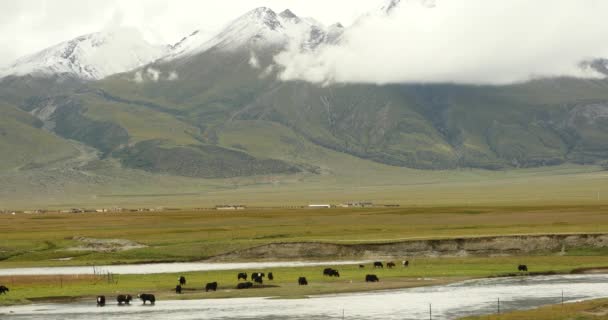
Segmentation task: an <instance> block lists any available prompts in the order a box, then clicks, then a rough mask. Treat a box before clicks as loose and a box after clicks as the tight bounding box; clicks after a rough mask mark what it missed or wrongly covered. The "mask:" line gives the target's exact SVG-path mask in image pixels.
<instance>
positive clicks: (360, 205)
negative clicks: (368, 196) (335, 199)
mask: <svg viewBox="0 0 608 320" xmlns="http://www.w3.org/2000/svg"><path fill="white" fill-rule="evenodd" d="M373 206H374V203H373V202H371V201H357V202H347V203H342V204H340V207H342V208H371V207H373Z"/></svg>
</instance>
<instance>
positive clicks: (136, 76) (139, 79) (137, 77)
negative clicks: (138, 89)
mask: <svg viewBox="0 0 608 320" xmlns="http://www.w3.org/2000/svg"><path fill="white" fill-rule="evenodd" d="M133 81H135V82H137V83H142V82H144V77H143V75H142V73H141V70H140V71H137V72H135V74H134V75H133Z"/></svg>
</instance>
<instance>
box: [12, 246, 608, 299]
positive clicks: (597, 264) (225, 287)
mask: <svg viewBox="0 0 608 320" xmlns="http://www.w3.org/2000/svg"><path fill="white" fill-rule="evenodd" d="M385 262H386V261H385ZM521 263H525V264H527V265H528V267H529V270H530V273H531V274H536V275H541V274H570V273H572V272H578V271H577V270H580V269H585V270H588V271H587V272H593V271H590V270H595V269H592V268H599V269H598V270H605V269H601V268H602V267H605V266H608V257H606V256H586V257H567V256H519V257H467V258H417V259H413V260H411V261H410V266H409V267H408V268H404V267H402V266H400V265H398V266H397V267H395V268H393V269H387V268H383V269H374V268H373V267H372V265H371V264H369V263H368V264H366V265H365V266H364V268H360V267H359V265H343V266H340V265H327V266H309V267H292V268H287V267H283V268H257V269H256V268H250V269H243V270H215V271H204V272H183V273H165V274H145V275H116V274H114V275H112V274H110V275H108V274H105V275H71V276H70V275H38V276H35V275H29V276H3V277H0V284H4V285H6V286H8V287H9V288H11V291H10V292H9V294H8V295H5V296H0V305H5V306H6V305H17V304H29V303H40V302H56V301H63V300H66V301H73V300H75V299H86V300H87V301H89V300H90V301H94V299H93V297H95V296H97V295H106V296H108V297H110V299H113V297H114V296H116V295H117V294H123V293H124V294H131V295H134V296H135V295H136V294H137V293H141V292H151V293H154V294H156V295H157V296H158V298H159V299H214V298H244V297H275V298H283V299H290V298H303V297H307V296H311V295H320V294H335V293H348V292H366V291H377V290H392V289H402V288H411V287H422V286H430V285H440V284H446V283H452V282H458V281H462V280H465V279H474V278H492V277H506V276H512V275H513V274H516V275H520V276H522V277H525V276H527V274H521V273H519V274H518V273H517V271H516V270H517V265H518V264H521ZM325 267H333V268H336V269H338V270H339V272H340V277H339V278H333V277H326V276H323V273H322V271H323V269H324V268H325ZM238 272H247V273H248V274H251V272H265V273H268V272H273V275H274V280H273V281H269V280H265V282H264V284H263V285H262V286H256V287H254V288H252V289H247V290H236V289H235V287H236V285H237V283H238V281H237V279H236V278H237V277H236V276H237V273H238ZM366 274H376V275H377V276H378V277H379V278H380V282H378V283H366V282H365V281H364V280H365V275H366ZM180 275H184V276H185V277H186V279H187V280H188V282H187V284H186V286H184V290H183V294H181V295H177V294H175V292H174V291H173V289H174V288H175V285H176V284H177V278H178V277H179V276H180ZM300 276H305V277H306V278H307V279H308V282H309V285H308V286H299V285H298V284H297V279H298V278H299V277H300ZM209 282H218V284H219V287H218V291H217V292H205V291H204V290H203V288H204V285H205V284H206V283H209Z"/></svg>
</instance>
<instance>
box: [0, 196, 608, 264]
mask: <svg viewBox="0 0 608 320" xmlns="http://www.w3.org/2000/svg"><path fill="white" fill-rule="evenodd" d="M607 210H608V206H554V207H551V206H545V207H481V206H480V207H472V206H471V207H433V208H422V207H414V208H372V209H329V210H311V209H248V210H244V211H236V212H226V211H216V210H205V211H167V212H148V213H103V214H100V213H94V214H39V215H35V214H34V215H29V214H17V215H14V216H13V215H6V214H5V215H0V233H1V234H2V242H1V243H0V259H1V260H0V268H7V267H26V266H48V265H99V264H113V263H136V262H148V261H159V262H160V261H193V260H201V259H206V258H209V257H212V256H215V255H218V254H221V253H226V252H230V251H233V250H237V249H243V248H248V247H252V246H256V245H262V244H268V243H273V242H295V241H308V242H329V243H362V242H387V241H395V240H406V239H431V238H453V237H470V236H484V235H510V234H543V233H594V232H595V233H597V232H606V230H608V218H607V216H606V212H607ZM81 237H87V238H94V239H125V240H130V241H135V242H137V243H140V244H143V245H145V246H146V247H144V248H139V249H133V250H126V251H113V250H105V251H99V250H98V251H74V250H70V249H71V248H74V247H78V246H82V245H83V243H82V242H81V241H79V240H78V239H79V238H81ZM572 254H574V253H572ZM583 254H585V255H587V254H594V255H601V254H604V253H603V252H599V253H598V252H593V253H583ZM66 258H67V259H66ZM59 259H61V260H59Z"/></svg>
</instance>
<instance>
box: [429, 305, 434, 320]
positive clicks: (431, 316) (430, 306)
mask: <svg viewBox="0 0 608 320" xmlns="http://www.w3.org/2000/svg"><path fill="white" fill-rule="evenodd" d="M429 320H433V307H432V304H430V303H429Z"/></svg>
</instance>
